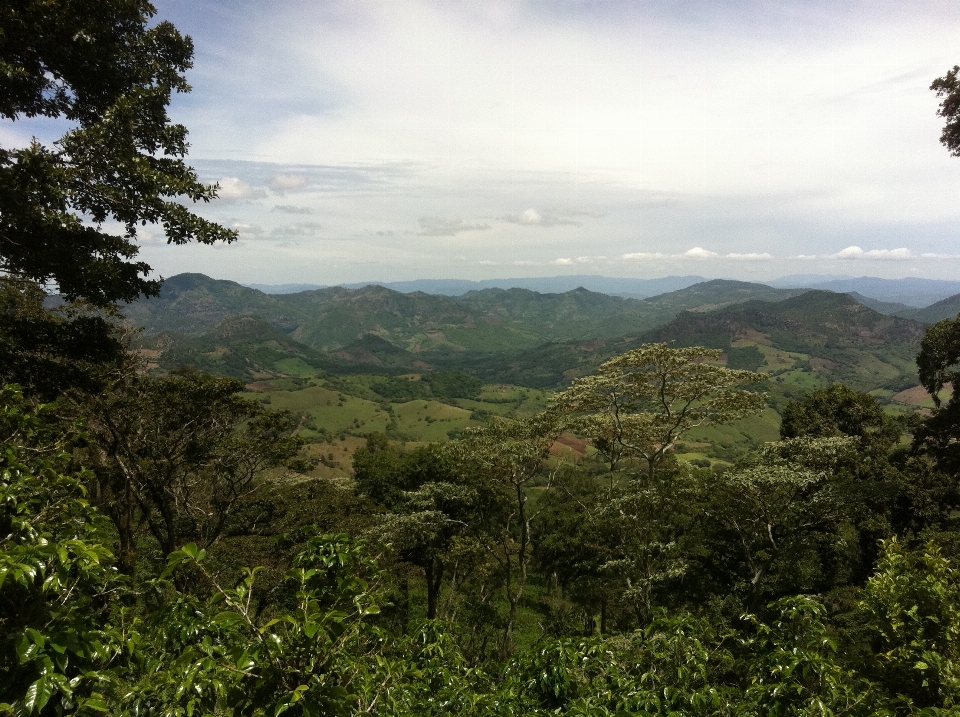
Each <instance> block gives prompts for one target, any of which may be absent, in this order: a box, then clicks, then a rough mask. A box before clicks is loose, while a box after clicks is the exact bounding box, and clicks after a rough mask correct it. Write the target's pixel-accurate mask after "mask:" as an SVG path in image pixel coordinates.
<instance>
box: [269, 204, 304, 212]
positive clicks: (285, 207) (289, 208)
mask: <svg viewBox="0 0 960 717" xmlns="http://www.w3.org/2000/svg"><path fill="white" fill-rule="evenodd" d="M270 211H271V212H280V213H281V214H313V210H312V209H311V208H310V207H298V206H295V205H293V204H274V205H273V209H271V210H270Z"/></svg>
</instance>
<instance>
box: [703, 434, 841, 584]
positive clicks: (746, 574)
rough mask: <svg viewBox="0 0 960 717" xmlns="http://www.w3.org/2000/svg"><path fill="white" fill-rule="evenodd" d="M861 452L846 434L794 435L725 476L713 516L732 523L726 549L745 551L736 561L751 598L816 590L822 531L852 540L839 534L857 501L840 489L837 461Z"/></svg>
mask: <svg viewBox="0 0 960 717" xmlns="http://www.w3.org/2000/svg"><path fill="white" fill-rule="evenodd" d="M854 450H855V447H854V445H853V441H852V439H850V438H847V437H832V438H808V437H801V438H791V439H788V440H785V441H780V442H778V443H768V444H766V445H765V446H764V447H763V448H761V449H760V450H759V451H758V452H757V454H756V455H755V456H753V457H751V458H750V459H749V460H747V461H744V462H743V463H742V464H741V465H739V466H737V467H736V468H734V469H732V470H730V471H727V472H725V473H723V474H722V475H720V476H719V477H718V479H717V482H716V484H715V486H713V499H714V502H713V506H712V507H711V509H710V510H709V515H710V517H711V518H712V519H713V520H715V521H717V522H718V523H719V524H721V525H723V526H724V528H725V532H726V535H722V536H720V539H719V542H720V545H721V546H722V550H729V551H732V552H735V553H737V554H738V559H734V560H730V561H729V563H730V564H733V565H735V566H736V567H735V570H737V571H738V572H741V576H740V580H742V581H743V582H742V584H743V585H744V586H745V589H746V592H747V596H748V598H749V599H751V600H752V601H754V602H756V601H757V600H758V599H759V598H761V597H770V596H773V597H779V596H782V595H784V594H789V593H791V592H794V591H809V590H810V589H811V587H814V586H816V583H817V582H819V580H818V578H819V577H820V576H819V575H818V573H819V571H820V569H821V566H820V560H819V556H818V555H817V553H816V551H817V549H818V547H819V545H818V543H819V542H820V540H819V539H818V538H819V536H818V534H819V533H825V534H826V539H827V540H828V541H832V542H836V543H839V544H841V545H842V544H843V543H844V542H845V541H844V540H843V537H842V536H836V535H835V532H836V531H837V528H838V523H842V522H843V521H844V520H845V519H846V518H847V517H848V516H849V513H850V502H849V500H848V496H847V494H846V493H845V492H843V491H838V490H837V489H836V482H837V475H836V466H837V464H838V463H839V462H841V461H843V460H845V459H847V458H848V457H849V456H850V455H851V453H853V451H854ZM811 554H812V555H811ZM714 560H716V561H717V562H727V561H723V560H720V559H718V558H717V557H715V558H714ZM735 580H736V578H735ZM811 583H813V584H811ZM771 594H772V595H771Z"/></svg>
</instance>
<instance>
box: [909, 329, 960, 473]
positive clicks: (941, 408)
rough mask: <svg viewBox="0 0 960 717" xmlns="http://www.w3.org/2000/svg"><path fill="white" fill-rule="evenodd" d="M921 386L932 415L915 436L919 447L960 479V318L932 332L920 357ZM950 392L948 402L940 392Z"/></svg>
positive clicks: (929, 333) (943, 468)
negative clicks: (929, 403)
mask: <svg viewBox="0 0 960 717" xmlns="http://www.w3.org/2000/svg"><path fill="white" fill-rule="evenodd" d="M917 367H918V368H919V376H920V383H921V384H922V385H923V387H924V388H925V389H927V392H928V393H929V394H930V398H931V399H933V405H934V409H933V415H932V416H930V417H929V418H927V419H926V420H925V421H924V422H923V424H922V426H921V428H920V430H918V431H917V434H916V441H915V443H916V445H917V446H918V447H923V448H925V449H926V451H927V452H928V454H929V455H930V456H931V457H932V458H933V460H934V463H936V464H937V466H938V467H939V468H940V469H941V470H943V471H945V472H946V473H948V474H950V475H952V476H958V475H960V316H958V317H957V318H956V319H944V320H943V321H939V322H937V323H936V324H934V325H933V326H931V327H930V328H929V329H927V333H926V335H925V336H924V337H923V341H921V342H920V353H919V354H918V355H917ZM944 389H947V390H949V391H950V397H949V399H947V401H946V402H944V401H943V400H942V398H941V397H940V394H941V391H943V390H944Z"/></svg>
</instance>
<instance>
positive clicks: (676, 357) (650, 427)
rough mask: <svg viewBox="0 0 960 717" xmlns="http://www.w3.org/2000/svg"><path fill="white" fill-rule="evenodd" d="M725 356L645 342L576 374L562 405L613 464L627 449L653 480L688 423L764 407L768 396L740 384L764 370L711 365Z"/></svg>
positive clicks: (713, 420)
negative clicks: (588, 373) (585, 373)
mask: <svg viewBox="0 0 960 717" xmlns="http://www.w3.org/2000/svg"><path fill="white" fill-rule="evenodd" d="M722 354H723V352H722V351H720V350H719V349H706V348H703V347H699V346H697V347H692V348H671V347H669V346H667V344H645V345H643V346H641V347H640V348H638V349H634V350H633V351H629V352H627V353H625V354H623V355H622V356H618V357H617V358H614V359H611V360H610V361H607V362H606V363H605V364H603V365H602V366H601V367H600V368H599V369H598V370H597V372H596V373H595V374H593V375H592V376H586V377H584V378H579V379H577V380H575V381H574V382H573V384H572V385H571V386H570V388H568V389H567V390H566V391H564V392H563V393H562V394H561V395H560V397H559V398H558V399H557V405H558V408H559V409H560V410H562V411H564V412H566V413H568V414H573V415H575V416H580V417H582V418H586V419H587V420H586V422H585V427H586V428H587V429H588V430H589V435H590V436H591V437H592V438H594V440H595V441H597V443H598V445H601V446H603V450H604V453H605V455H607V456H608V459H609V462H610V464H611V469H612V468H613V467H615V465H616V463H617V462H618V461H619V460H620V458H621V454H622V453H629V454H633V455H636V456H639V457H640V458H642V459H643V460H644V461H645V462H646V464H647V478H648V482H650V483H652V482H653V480H654V477H655V475H656V472H657V467H658V466H659V464H660V463H661V462H662V461H663V459H664V458H665V457H666V455H667V454H668V453H669V452H670V451H671V450H672V449H673V448H674V446H676V444H677V442H678V441H679V440H680V439H681V438H682V437H683V436H684V435H685V434H686V433H688V432H689V431H690V430H691V429H693V428H697V427H699V426H705V425H708V424H711V423H726V422H728V421H733V420H736V419H739V418H743V417H744V416H747V415H749V414H751V413H759V412H760V411H761V410H763V407H764V406H765V405H766V396H765V395H764V394H762V393H756V392H751V391H746V390H744V389H741V388H737V387H738V386H741V385H743V384H749V383H758V382H760V381H763V380H764V379H765V376H763V375H762V374H759V373H754V372H752V371H743V370H733V369H728V368H724V367H723V366H717V365H715V364H714V363H711V362H712V361H716V360H718V359H719V358H720V357H721V356H722Z"/></svg>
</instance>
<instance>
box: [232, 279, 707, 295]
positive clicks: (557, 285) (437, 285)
mask: <svg viewBox="0 0 960 717" xmlns="http://www.w3.org/2000/svg"><path fill="white" fill-rule="evenodd" d="M703 281H707V280H706V279H705V278H704V277H702V276H665V277H662V278H659V279H624V278H619V277H609V276H596V275H592V274H571V275H567V276H548V277H524V278H513V279H484V280H481V281H471V280H469V279H416V280H414V281H387V282H383V281H380V282H376V281H363V282H359V283H352V284H338V285H337V286H341V287H343V288H344V289H362V288H363V287H365V286H382V287H384V288H385V289H390V290H392V291H398V292H400V293H402V294H412V293H416V292H423V293H424V294H442V295H444V296H462V295H463V294H466V293H468V292H470V291H482V290H483V289H528V290H530V291H536V292H538V293H540V294H563V293H565V292H567V291H572V290H573V289H576V288H578V287H582V288H584V289H587V290H589V291H595V292H597V293H601V294H610V295H612V296H626V297H627V298H633V299H644V298H646V297H648V296H656V295H657V294H663V293H664V292H667V291H676V290H677V289H685V288H686V287H688V286H692V285H694V284H698V283H700V282H703ZM244 286H247V287H249V288H251V289H257V290H258V291H262V292H264V293H265V294H293V293H296V292H300V291H312V290H316V289H325V288H327V287H326V286H324V285H317V284H245V285H244Z"/></svg>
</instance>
